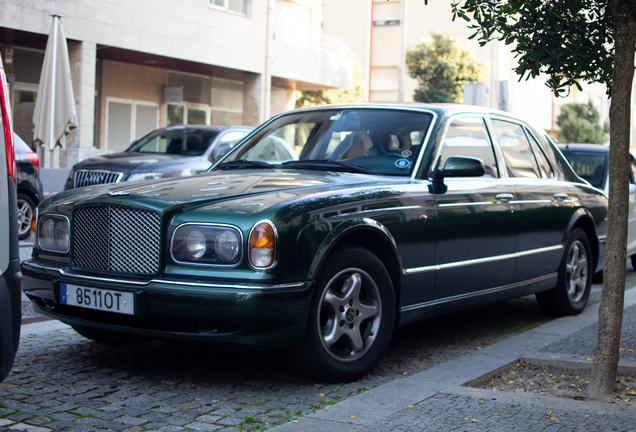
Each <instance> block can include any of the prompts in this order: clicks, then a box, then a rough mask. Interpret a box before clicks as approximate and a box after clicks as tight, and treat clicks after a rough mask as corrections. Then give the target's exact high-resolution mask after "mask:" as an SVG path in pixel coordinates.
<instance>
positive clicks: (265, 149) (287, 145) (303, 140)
mask: <svg viewBox="0 0 636 432" xmlns="http://www.w3.org/2000/svg"><path fill="white" fill-rule="evenodd" d="M431 120H432V115H431V114H429V113H419V112H409V111H398V110H381V109H342V110H334V109H330V110H317V111H308V112H301V113H295V114H290V115H286V116H282V117H279V118H277V119H275V120H273V121H272V122H271V123H269V124H267V125H266V127H264V128H263V129H261V130H260V131H259V132H258V133H257V134H255V135H253V136H252V137H251V138H250V139H249V140H248V141H244V142H243V143H242V144H241V145H240V146H239V147H238V148H237V149H235V150H233V152H232V153H231V154H230V155H229V156H228V157H226V158H225V159H224V162H231V161H236V160H247V161H263V162H267V163H270V164H283V163H287V164H288V165H289V166H293V168H295V169H318V168H317V167H319V164H323V166H325V168H324V169H328V170H338V169H339V165H340V166H343V167H344V166H346V165H347V164H349V166H352V165H356V166H361V167H364V168H369V169H370V170H372V171H374V172H376V173H379V174H388V175H405V176H406V175H410V174H411V172H412V169H413V167H414V166H415V161H416V159H417V157H418V154H419V152H420V149H421V148H422V146H423V141H424V139H425V138H424V137H425V136H426V134H427V132H428V128H429V126H430V124H431ZM303 161H306V162H315V163H306V164H303V163H302V162H303ZM292 162H293V165H292V164H291V163H292ZM334 162H342V163H341V164H337V163H334ZM325 164H326V165H325Z"/></svg>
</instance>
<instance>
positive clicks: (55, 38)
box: [48, 15, 61, 168]
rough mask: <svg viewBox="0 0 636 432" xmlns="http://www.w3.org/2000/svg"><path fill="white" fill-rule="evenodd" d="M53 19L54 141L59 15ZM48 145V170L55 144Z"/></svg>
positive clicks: (52, 97) (51, 125)
mask: <svg viewBox="0 0 636 432" xmlns="http://www.w3.org/2000/svg"><path fill="white" fill-rule="evenodd" d="M51 16H52V17H53V68H52V69H53V73H52V75H51V83H52V86H51V106H52V107H53V109H51V119H50V120H51V121H50V131H51V133H50V135H49V136H50V139H51V140H54V139H55V137H54V134H55V80H56V78H57V77H56V74H57V28H58V27H59V20H60V17H61V15H51ZM48 144H49V168H53V152H54V151H55V145H56V144H57V142H52V143H48Z"/></svg>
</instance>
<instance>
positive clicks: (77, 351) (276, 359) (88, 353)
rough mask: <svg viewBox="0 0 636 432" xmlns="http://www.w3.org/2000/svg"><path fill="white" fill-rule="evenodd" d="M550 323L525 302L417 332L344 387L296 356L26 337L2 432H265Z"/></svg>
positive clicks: (1, 397)
mask: <svg viewBox="0 0 636 432" xmlns="http://www.w3.org/2000/svg"><path fill="white" fill-rule="evenodd" d="M485 316H487V317H489V318H488V319H487V320H485V319H484V317H485ZM547 320H548V318H547V317H546V316H545V315H543V314H542V313H541V312H540V311H539V309H538V307H537V305H536V302H534V300H532V299H520V300H513V301H508V302H503V303H498V304H493V305H488V306H485V307H482V308H478V309H474V310H471V311H466V312H462V313H458V314H453V315H448V316H444V317H439V318H434V319H431V320H427V321H424V322H422V323H418V324H415V325H411V326H408V327H405V328H403V329H399V330H397V331H396V333H395V335H394V338H393V341H392V344H391V347H390V349H389V352H388V353H387V355H385V357H384V359H383V360H382V362H381V363H380V365H379V366H378V367H377V368H376V369H375V370H374V372H373V373H371V374H370V375H368V376H367V377H365V378H363V379H361V380H359V381H357V382H354V383H349V384H340V385H337V384H326V383H319V382H315V381H311V380H308V379H307V378H305V377H303V376H302V375H299V374H297V373H296V372H294V368H293V355H292V354H293V353H292V352H291V351H287V350H276V351H240V352H237V351H229V350H222V349H219V348H214V347H210V346H207V345H195V344H179V343H172V342H148V343H143V344H135V345H106V344H99V343H95V342H91V341H88V340H87V339H85V338H83V337H81V336H79V335H78V334H76V333H75V332H74V331H72V330H70V329H65V330H59V331H53V332H48V333H41V334H31V335H28V334H23V337H22V339H21V344H20V349H19V351H18V357H17V359H16V363H15V364H14V367H13V372H12V373H11V374H10V375H9V377H8V378H7V379H6V380H5V381H4V382H3V383H1V384H0V421H3V422H5V423H6V422H11V424H10V425H3V423H0V430H1V431H5V430H9V428H17V427H21V426H19V425H20V424H24V425H30V426H37V427H40V428H43V429H40V430H43V431H44V430H55V431H58V430H59V431H92V430H114V431H120V430H125V431H131V432H132V431H149V430H162V431H180V430H186V431H188V430H223V431H225V430H239V428H240V430H244V431H245V430H264V429H267V428H269V427H271V426H272V425H274V424H277V423H280V422H286V421H288V420H291V419H294V418H297V417H300V416H303V415H304V414H306V413H310V412H313V411H315V410H319V409H322V408H323V407H325V406H329V405H331V404H334V403H337V402H338V401H341V400H343V399H345V398H351V397H353V396H355V395H356V394H359V393H362V392H364V391H366V390H368V389H370V388H373V387H377V386H380V385H382V384H384V383H385V382H388V381H392V380H395V379H399V378H402V377H405V376H409V375H411V374H413V373H416V372H419V371H422V370H425V369H427V368H430V367H433V366H436V365H439V364H440V363H443V362H445V361H448V360H449V359H452V358H455V357H457V356H460V355H462V354H464V353H466V352H469V351H472V350H477V349H481V347H482V346H485V345H488V344H492V343H494V342H496V341H497V340H500V339H502V338H505V337H506V336H507V335H509V334H515V333H516V332H521V331H524V330H525V329H528V328H533V327H536V326H537V325H539V324H541V323H543V322H546V321H547ZM34 431H35V430H34Z"/></svg>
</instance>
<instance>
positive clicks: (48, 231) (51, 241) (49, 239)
mask: <svg viewBox="0 0 636 432" xmlns="http://www.w3.org/2000/svg"><path fill="white" fill-rule="evenodd" d="M39 240H40V245H41V246H42V247H44V248H46V249H52V248H54V247H55V220H53V219H52V218H47V219H45V220H44V222H43V223H42V226H41V227H40V235H39Z"/></svg>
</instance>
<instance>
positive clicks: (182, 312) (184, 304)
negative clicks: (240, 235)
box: [22, 260, 313, 346]
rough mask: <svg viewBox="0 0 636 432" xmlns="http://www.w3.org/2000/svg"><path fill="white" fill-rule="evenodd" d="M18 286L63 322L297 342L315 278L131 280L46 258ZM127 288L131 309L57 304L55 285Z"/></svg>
mask: <svg viewBox="0 0 636 432" xmlns="http://www.w3.org/2000/svg"><path fill="white" fill-rule="evenodd" d="M22 274H23V280H22V289H23V292H24V293H25V294H26V295H27V296H28V297H29V299H30V300H31V301H32V302H33V303H34V305H35V307H36V309H37V310H38V312H40V313H42V314H43V315H47V316H49V317H52V318H55V319H58V320H60V321H62V322H64V323H67V324H69V325H77V326H85V327H91V328H98V329H103V330H110V331H115V332H119V333H125V334H130V335H136V336H141V337H146V338H152V339H177V340H192V341H197V340H198V341H201V340H204V341H218V342H226V343H236V344H247V345H262V346H280V345H298V344H299V343H300V341H301V339H302V335H303V333H304V330H305V323H306V320H307V314H308V310H309V303H310V300H311V291H312V287H313V282H311V281H306V282H298V283H291V284H255V283H238V284H237V283H220V282H214V281H209V280H196V279H185V278H184V279H174V278H157V279H152V280H136V279H124V278H115V277H103V276H96V275H90V274H84V273H79V272H77V271H74V270H73V269H71V268H70V267H66V266H56V265H54V264H52V263H50V262H38V261H34V260H27V261H24V262H23V263H22ZM61 283H68V284H73V285H79V286H83V287H90V288H101V289H108V290H115V291H121V292H130V293H133V294H134V298H135V313H134V315H124V314H119V313H113V312H106V311H99V310H94V309H85V308H82V307H76V306H69V305H64V304H61V303H60V284H61Z"/></svg>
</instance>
